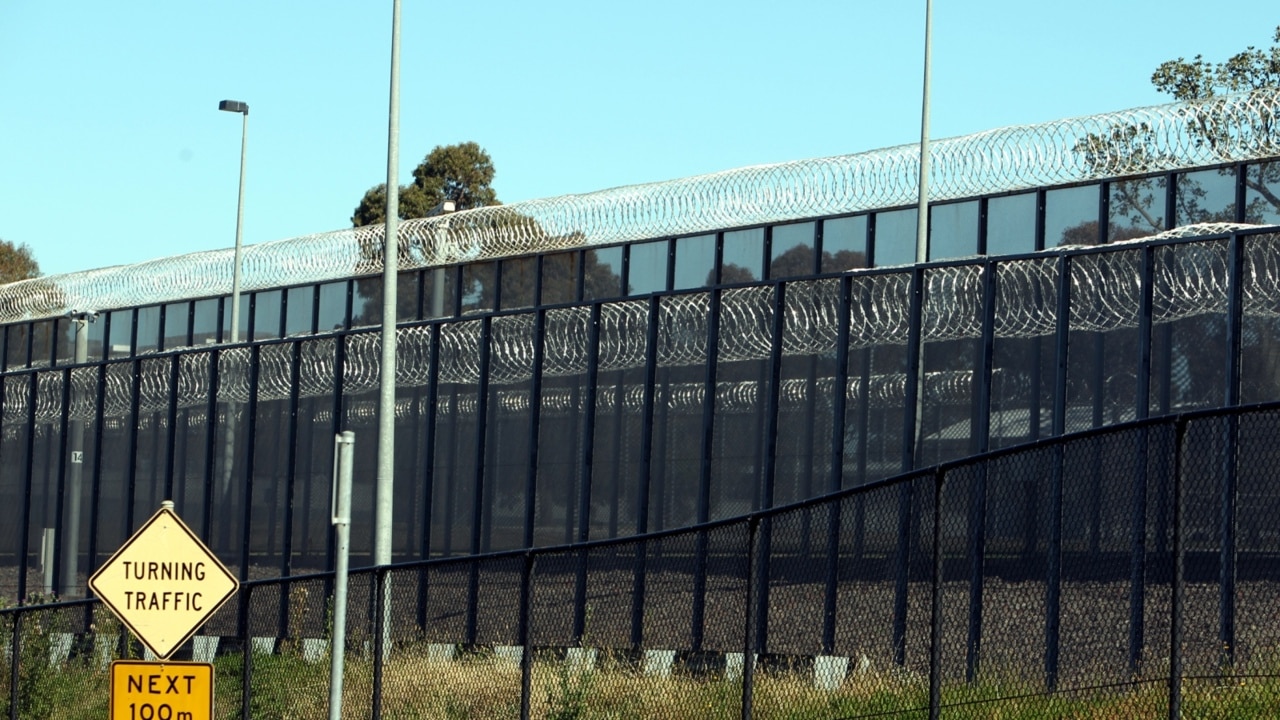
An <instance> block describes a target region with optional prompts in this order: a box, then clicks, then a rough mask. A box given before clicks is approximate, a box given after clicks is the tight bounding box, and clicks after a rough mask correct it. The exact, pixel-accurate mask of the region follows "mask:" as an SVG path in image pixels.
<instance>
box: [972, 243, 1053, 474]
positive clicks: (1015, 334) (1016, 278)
mask: <svg viewBox="0 0 1280 720" xmlns="http://www.w3.org/2000/svg"><path fill="white" fill-rule="evenodd" d="M995 268H996V269H995V273H996V314H995V327H994V335H995V336H994V338H993V344H994V349H993V355H992V371H991V380H992V383H991V384H992V388H991V412H990V413H989V415H988V417H987V420H986V422H987V424H988V428H989V430H988V432H989V437H990V447H991V448H993V449H994V448H1000V447H1007V446H1010V445H1016V444H1018V443H1021V442H1027V441H1030V440H1036V439H1038V438H1040V437H1042V436H1045V435H1048V434H1049V433H1050V430H1051V423H1050V422H1049V421H1050V418H1051V413H1050V410H1051V409H1052V407H1053V397H1054V393H1055V391H1054V367H1055V365H1056V362H1055V356H1054V336H1053V333H1054V330H1055V328H1056V324H1057V322H1058V320H1057V316H1058V311H1057V302H1056V299H1057V296H1058V273H1057V260H1056V259H1054V258H1034V259H1024V260H1018V261H1009V262H1002V263H998V264H997V265H996V266H995Z"/></svg>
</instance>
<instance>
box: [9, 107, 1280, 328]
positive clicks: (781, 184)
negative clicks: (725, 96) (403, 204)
mask: <svg viewBox="0 0 1280 720" xmlns="http://www.w3.org/2000/svg"><path fill="white" fill-rule="evenodd" d="M1277 113H1280V90H1278V89H1274V88H1271V89H1263V90H1257V91H1254V92H1251V93H1245V94H1239V95H1229V96H1222V97H1215V98H1211V99H1208V100H1204V101H1199V102H1192V103H1176V104H1169V105H1160V106H1154V107H1147V108H1138V109H1133V110H1124V111H1121V112H1113V113H1106V114H1101V115H1092V116H1086V117H1079V118H1072V119H1066V120H1057V121H1053V122H1048V123H1041V124H1036V125H1020V126H1012V127H1006V128H1001V129H997V130H989V131H986V132H981V133H976V134H973V135H967V136H963V137H957V138H951V139H946V140H938V141H936V142H934V143H933V144H932V146H931V148H932V149H931V165H930V173H931V176H930V189H931V193H932V196H931V199H932V200H933V201H940V200H951V199H958V198H966V197H973V196H977V195H982V194H988V193H997V192H1007V191H1015V190H1023V189H1028V188H1037V187H1045V186H1051V185H1058V184H1064V183H1072V182H1080V181H1086V180H1092V179H1098V178H1106V177H1120V176H1125V175H1133V174H1139V173H1148V172H1164V171H1173V170H1180V169H1186V168H1192V167H1200V166H1204V165H1211V164H1217V163H1228V162H1239V161H1245V160H1252V159H1258V158H1264V157H1271V156H1275V155H1278V154H1280V137H1278V136H1277V131H1276V129H1275V123H1274V122H1271V120H1272V119H1273V118H1274V117H1275V116H1276V115H1277ZM1207 127H1211V128H1212V133H1213V135H1212V137H1211V138H1206V135H1205V133H1206V130H1205V128H1207ZM918 151H919V150H918V146H917V145H914V144H912V145H901V146H898V147H893V148H886V149H882V150H874V151H870V152H864V153H857V154H853V155H841V156H837V157H828V158H817V159H812V160H800V161H794V162H787V163H779V164H773V165H759V166H754V167H746V168H738V169H734V170H726V171H723V172H718V173H712V174H708V175H700V176H696V177H690V178H683V179H679V180H671V181H667V182H659V183H649V184H642V185H632V186H626V187H619V188H612V189H608V190H600V191H597V192H591V193H586V194H581V195H564V196H560V197H553V198H545V199H539V200H529V201H526V202H520V203H513V204H511V205H501V206H496V207H486V208H478V209H475V210H469V211H465V212H460V213H455V214H452V215H446V216H440V217H434V218H426V219H417V220H408V221H405V222H403V223H401V225H400V230H399V237H398V244H399V254H400V265H401V268H402V269H405V270H409V269H414V268H423V267H433V266H439V265H447V264H452V263H461V262H471V261H478V260H485V259H492V258H501V257H509V256H514V255H522V254H528V253H534V252H545V251H550V250H559V249H571V248H581V247H589V246H594V245H607V244H613V243H621V242H628V241H634V240H644V239H651V238H659V237H670V236H678V235H689V234H697V233H703V232H710V231H717V230H723V229H726V228H733V227H742V226H748V225H756V224H765V223H776V222H785V221H788V220H800V219H807V218H815V217H823V216H828V215H838V214H842V213H854V212H860V211H866V210H876V209H883V208H889V207H895V206H900V205H908V204H911V203H913V202H914V201H915V193H916V192H917V186H918V167H919V157H918ZM383 230H384V229H383V227H382V226H380V225H379V226H366V227H361V228H355V229H344V230H337V231H334V232H328V233H320V234H315V235H306V236H302V237H297V238H289V239H285V240H277V241H274V242H266V243H261V244H257V245H250V246H248V247H247V248H245V250H244V253H243V265H242V268H243V289H244V290H245V291H253V290H261V289H267V288H274V287H283V286H288V285H301V284H308V283H317V282H325V281H330V280H335V279H339V278H348V277H352V276H353V275H362V274H369V273H376V272H378V271H380V270H381V258H382V252H383V251H382V248H383V241H384V238H383ZM232 253H233V250H231V249H224V250H211V251H205V252H198V253H191V254H188V255H180V256H175V257H168V258H162V259H158V260H152V261H149V262H143V263H138V264H136V265H127V266H117V267H111V268H103V269H98V270H90V271H87V272H80V273H70V274H65V275H54V276H49V277H45V278H38V279H34V280H24V281H22V282H18V283H12V284H9V285H4V286H0V322H16V321H20V320H29V319H39V318H45V317H53V316H58V315H62V314H65V313H66V312H68V311H70V310H107V309H113V308H121V307H132V306H135V305H149V304H159V303H165V302H172V301H176V300H182V299H189V298H196V297H208V296H217V295H226V294H228V293H229V292H230V291H231V279H232V278H231V275H232V272H231V270H232Z"/></svg>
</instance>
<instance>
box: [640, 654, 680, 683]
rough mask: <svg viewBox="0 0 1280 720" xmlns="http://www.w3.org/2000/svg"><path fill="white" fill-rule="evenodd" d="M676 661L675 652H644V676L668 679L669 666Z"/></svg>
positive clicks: (669, 674) (669, 673)
mask: <svg viewBox="0 0 1280 720" xmlns="http://www.w3.org/2000/svg"><path fill="white" fill-rule="evenodd" d="M675 661H676V651H675V650H645V651H644V674H645V675H654V676H657V677H670V676H671V666H672V664H674V663H675Z"/></svg>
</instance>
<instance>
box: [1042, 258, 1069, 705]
mask: <svg viewBox="0 0 1280 720" xmlns="http://www.w3.org/2000/svg"><path fill="white" fill-rule="evenodd" d="M1057 308H1058V309H1057V322H1058V326H1057V332H1056V335H1055V342H1056V343H1057V345H1056V350H1055V357H1056V370H1055V372H1054V393H1053V437H1054V438H1058V439H1059V440H1058V442H1057V443H1056V444H1055V445H1054V446H1053V451H1052V452H1053V461H1052V464H1051V466H1050V468H1049V497H1048V503H1049V529H1048V530H1049V537H1048V541H1049V542H1048V547H1047V548H1046V553H1047V556H1048V557H1047V563H1046V565H1047V566H1048V572H1047V573H1046V577H1045V586H1046V587H1045V608H1044V615H1045V619H1044V677H1045V686H1046V687H1047V688H1048V689H1049V691H1050V692H1052V691H1054V690H1056V689H1057V687H1058V650H1059V645H1058V644H1059V641H1060V638H1061V629H1062V628H1061V620H1062V608H1061V605H1062V487H1063V477H1062V476H1063V472H1064V470H1065V468H1064V467H1063V464H1064V463H1065V462H1066V448H1065V446H1064V445H1063V444H1062V442H1061V440H1060V438H1061V437H1062V435H1063V433H1065V432H1066V413H1067V409H1066V408H1067V342H1068V340H1069V338H1070V329H1071V256H1069V255H1062V256H1060V257H1059V258H1058V306H1057Z"/></svg>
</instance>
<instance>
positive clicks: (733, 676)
mask: <svg viewBox="0 0 1280 720" xmlns="http://www.w3.org/2000/svg"><path fill="white" fill-rule="evenodd" d="M743 657H744V655H743V654H742V653H725V654H724V679H725V681H727V682H737V681H739V680H741V679H742V673H743V661H742V659H743ZM755 664H756V654H755V653H751V667H753V668H754V667H755Z"/></svg>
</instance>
